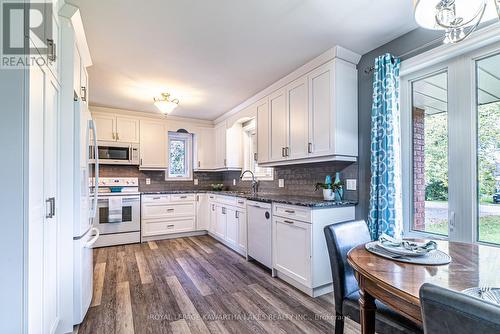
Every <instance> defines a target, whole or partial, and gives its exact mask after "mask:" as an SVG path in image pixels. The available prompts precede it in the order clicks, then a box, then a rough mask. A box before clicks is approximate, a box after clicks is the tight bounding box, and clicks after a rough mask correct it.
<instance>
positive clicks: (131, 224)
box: [94, 195, 141, 234]
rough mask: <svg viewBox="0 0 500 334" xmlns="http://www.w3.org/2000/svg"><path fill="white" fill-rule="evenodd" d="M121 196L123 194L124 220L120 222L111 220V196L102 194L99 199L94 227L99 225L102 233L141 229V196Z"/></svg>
mask: <svg viewBox="0 0 500 334" xmlns="http://www.w3.org/2000/svg"><path fill="white" fill-rule="evenodd" d="M115 196H116V195H115ZM119 196H122V220H121V221H120V222H109V219H108V218H109V209H108V198H109V196H102V197H101V196H100V197H99V200H98V201H97V215H96V219H95V224H94V227H97V228H98V229H99V232H100V233H101V234H112V233H121V232H136V231H140V229H141V217H140V208H141V203H140V196H124V195H119Z"/></svg>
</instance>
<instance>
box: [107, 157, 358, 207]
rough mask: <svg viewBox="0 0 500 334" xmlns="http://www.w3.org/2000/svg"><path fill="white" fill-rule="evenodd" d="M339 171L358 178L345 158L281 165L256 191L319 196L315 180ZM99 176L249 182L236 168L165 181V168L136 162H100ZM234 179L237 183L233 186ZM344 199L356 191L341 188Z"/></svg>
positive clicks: (173, 186)
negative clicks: (145, 167)
mask: <svg viewBox="0 0 500 334" xmlns="http://www.w3.org/2000/svg"><path fill="white" fill-rule="evenodd" d="M337 171H338V172H340V178H341V179H342V180H345V179H356V180H358V164H357V163H354V164H353V163H346V162H325V163H315V164H306V165H293V166H282V167H275V168H274V180H273V181H260V184H259V191H260V192H263V193H272V194H283V195H304V196H312V197H318V198H321V197H322V196H323V193H322V191H321V190H319V191H314V185H315V184H316V183H317V182H324V181H325V177H326V175H331V177H332V180H334V179H335V172H337ZM100 175H101V176H102V177H137V178H139V190H140V191H169V190H208V189H210V184H212V183H223V184H224V185H225V189H224V190H234V191H250V189H251V182H250V181H241V180H240V173H239V172H195V173H194V178H195V179H198V185H197V186H195V185H194V184H193V181H165V172H162V171H140V170H139V169H138V168H137V167H135V166H114V165H101V169H100ZM146 178H150V179H151V184H149V185H147V184H146ZM233 179H235V180H236V186H233V185H232V184H233ZM278 179H284V180H285V187H284V188H279V187H278ZM344 199H345V200H350V201H357V200H358V191H357V190H356V191H344Z"/></svg>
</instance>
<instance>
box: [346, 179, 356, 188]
mask: <svg viewBox="0 0 500 334" xmlns="http://www.w3.org/2000/svg"><path fill="white" fill-rule="evenodd" d="M345 188H346V190H356V179H347V180H345Z"/></svg>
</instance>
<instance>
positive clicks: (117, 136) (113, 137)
mask: <svg viewBox="0 0 500 334" xmlns="http://www.w3.org/2000/svg"><path fill="white" fill-rule="evenodd" d="M92 117H93V119H94V121H95V124H96V128H97V140H102V141H116V142H123V143H138V142H139V119H137V118H133V117H127V116H121V115H116V114H107V113H93V114H92Z"/></svg>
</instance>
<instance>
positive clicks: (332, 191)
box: [316, 182, 343, 201]
mask: <svg viewBox="0 0 500 334" xmlns="http://www.w3.org/2000/svg"><path fill="white" fill-rule="evenodd" d="M342 187H343V184H342V182H335V183H321V182H318V183H316V191H317V190H319V189H323V199H324V200H325V201H334V200H335V195H337V198H340V200H341V199H342V198H341V196H340V190H341V189H342Z"/></svg>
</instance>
